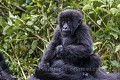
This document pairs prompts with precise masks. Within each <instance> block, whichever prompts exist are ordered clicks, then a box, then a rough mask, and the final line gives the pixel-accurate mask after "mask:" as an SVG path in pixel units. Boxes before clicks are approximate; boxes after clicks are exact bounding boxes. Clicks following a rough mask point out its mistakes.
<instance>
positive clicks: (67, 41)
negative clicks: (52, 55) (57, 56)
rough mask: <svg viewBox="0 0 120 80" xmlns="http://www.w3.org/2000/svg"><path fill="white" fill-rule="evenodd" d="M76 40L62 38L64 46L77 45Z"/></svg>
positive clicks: (73, 38)
mask: <svg viewBox="0 0 120 80" xmlns="http://www.w3.org/2000/svg"><path fill="white" fill-rule="evenodd" d="M76 41H77V40H76V38H75V37H63V38H62V45H63V46H67V45H70V44H75V43H76Z"/></svg>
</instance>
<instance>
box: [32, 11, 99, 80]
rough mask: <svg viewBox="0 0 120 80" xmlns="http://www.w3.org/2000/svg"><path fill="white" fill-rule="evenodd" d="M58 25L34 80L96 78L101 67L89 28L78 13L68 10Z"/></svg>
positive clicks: (61, 13) (60, 16)
mask: <svg viewBox="0 0 120 80" xmlns="http://www.w3.org/2000/svg"><path fill="white" fill-rule="evenodd" d="M58 23H59V24H58V26H57V27H56V29H55V31H54V36H53V38H52V40H51V41H50V44H49V46H48V48H47V50H46V51H45V53H44V55H43V57H42V59H41V61H40V63H39V65H38V66H37V69H36V72H35V74H34V77H36V78H38V79H43V80H80V79H85V78H88V77H93V78H94V77H95V76H96V70H97V69H98V68H99V67H100V66H101V60H100V57H99V56H98V55H96V54H93V49H92V48H93V46H92V45H93V42H92V39H91V36H90V34H89V27H88V26H87V25H85V24H84V23H83V21H82V14H81V13H80V12H79V11H77V10H72V9H69V10H64V11H62V12H60V13H59V15H58Z"/></svg>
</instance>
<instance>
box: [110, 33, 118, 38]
mask: <svg viewBox="0 0 120 80" xmlns="http://www.w3.org/2000/svg"><path fill="white" fill-rule="evenodd" d="M110 35H112V36H113V37H114V38H115V39H118V34H117V33H115V32H110Z"/></svg>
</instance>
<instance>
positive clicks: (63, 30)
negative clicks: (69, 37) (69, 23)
mask: <svg viewBox="0 0 120 80" xmlns="http://www.w3.org/2000/svg"><path fill="white" fill-rule="evenodd" d="M62 32H65V33H68V32H70V29H62Z"/></svg>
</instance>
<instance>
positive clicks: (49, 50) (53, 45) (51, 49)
mask: <svg viewBox="0 0 120 80" xmlns="http://www.w3.org/2000/svg"><path fill="white" fill-rule="evenodd" d="M60 42H61V40H60V29H59V27H56V29H55V30H54V36H53V38H52V40H51V42H50V44H49V46H48V47H47V50H46V51H45V53H44V54H43V56H42V59H41V62H40V64H46V63H48V62H50V61H51V59H52V58H53V57H54V56H55V54H54V51H55V49H56V46H58V45H59V44H60Z"/></svg>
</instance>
